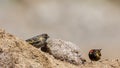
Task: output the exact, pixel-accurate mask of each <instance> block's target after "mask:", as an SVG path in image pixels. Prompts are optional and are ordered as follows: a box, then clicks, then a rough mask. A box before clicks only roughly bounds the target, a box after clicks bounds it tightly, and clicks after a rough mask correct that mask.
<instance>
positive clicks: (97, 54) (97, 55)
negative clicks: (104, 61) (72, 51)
mask: <svg viewBox="0 0 120 68" xmlns="http://www.w3.org/2000/svg"><path fill="white" fill-rule="evenodd" d="M88 55H89V58H90V60H91V62H92V61H98V60H100V59H101V49H91V50H90V51H89V54H88Z"/></svg>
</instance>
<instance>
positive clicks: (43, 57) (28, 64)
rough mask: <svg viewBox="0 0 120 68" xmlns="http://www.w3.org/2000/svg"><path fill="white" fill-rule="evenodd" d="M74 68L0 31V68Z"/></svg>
mask: <svg viewBox="0 0 120 68" xmlns="http://www.w3.org/2000/svg"><path fill="white" fill-rule="evenodd" d="M64 67H66V68H75V67H76V66H74V65H72V64H69V63H66V62H61V61H59V60H55V59H54V58H53V57H52V56H51V55H49V54H47V53H44V52H42V51H40V50H39V49H37V48H35V47H33V46H32V45H30V44H28V43H27V42H25V41H23V40H21V39H19V38H17V37H15V36H13V35H11V34H9V33H6V32H5V31H4V30H2V29H1V30H0V68H64Z"/></svg>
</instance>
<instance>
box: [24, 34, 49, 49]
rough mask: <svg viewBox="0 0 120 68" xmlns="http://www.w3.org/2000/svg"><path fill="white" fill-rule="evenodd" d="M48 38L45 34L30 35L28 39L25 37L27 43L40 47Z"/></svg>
mask: <svg viewBox="0 0 120 68" xmlns="http://www.w3.org/2000/svg"><path fill="white" fill-rule="evenodd" d="M48 38H49V36H48V35H47V34H41V35H37V36H35V37H32V38H30V39H27V40H26V42H28V43H29V44H31V45H33V46H34V47H36V48H40V47H43V46H45V45H46V44H47V43H46V40H47V39H48Z"/></svg>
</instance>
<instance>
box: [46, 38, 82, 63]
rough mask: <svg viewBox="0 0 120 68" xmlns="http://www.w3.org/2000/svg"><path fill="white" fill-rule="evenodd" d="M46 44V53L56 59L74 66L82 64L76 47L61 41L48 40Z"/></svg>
mask: <svg viewBox="0 0 120 68" xmlns="http://www.w3.org/2000/svg"><path fill="white" fill-rule="evenodd" d="M47 43H48V44H47V48H48V53H50V54H51V55H53V56H54V57H55V58H56V59H60V60H62V61H67V62H70V63H72V64H76V65H79V64H82V60H81V59H82V57H81V52H80V50H79V47H77V45H75V44H73V43H71V42H69V41H64V40H61V39H50V40H48V42H47ZM83 63H84V61H83Z"/></svg>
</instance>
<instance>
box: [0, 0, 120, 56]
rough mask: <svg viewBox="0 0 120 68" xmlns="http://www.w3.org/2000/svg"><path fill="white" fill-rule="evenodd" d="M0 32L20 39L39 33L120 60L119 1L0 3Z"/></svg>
mask: <svg viewBox="0 0 120 68" xmlns="http://www.w3.org/2000/svg"><path fill="white" fill-rule="evenodd" d="M0 28H4V29H6V31H8V32H9V33H12V34H14V35H16V36H18V37H20V38H21V39H24V40H25V39H28V38H31V37H33V36H35V35H38V34H41V33H48V34H49V35H50V37H51V38H58V39H63V40H67V41H71V42H73V43H75V44H77V45H78V46H79V47H80V49H81V52H82V53H83V55H84V56H85V57H86V58H88V57H87V55H88V51H89V50H90V49H93V48H102V54H103V58H119V57H120V54H119V52H120V1H119V0H0Z"/></svg>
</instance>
